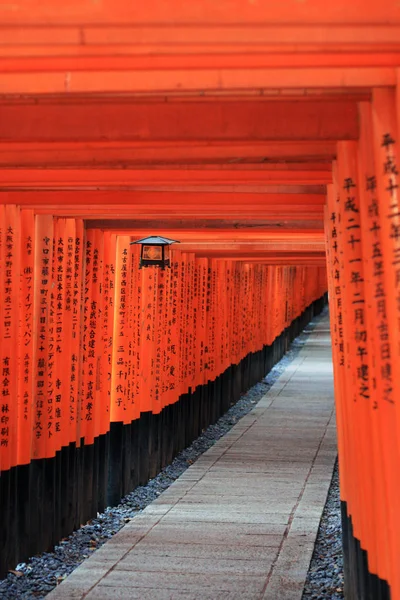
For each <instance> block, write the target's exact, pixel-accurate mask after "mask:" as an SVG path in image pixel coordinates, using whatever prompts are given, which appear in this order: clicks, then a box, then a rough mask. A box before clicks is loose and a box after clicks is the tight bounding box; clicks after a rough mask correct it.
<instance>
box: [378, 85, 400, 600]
mask: <svg viewBox="0 0 400 600" xmlns="http://www.w3.org/2000/svg"><path fill="white" fill-rule="evenodd" d="M397 94H398V92H397ZM396 101H397V103H398V97H397V98H396V91H395V90H394V89H388V88H386V89H385V88H382V89H374V90H373V95H372V125H373V131H372V147H373V154H374V162H375V175H376V193H377V204H378V210H379V218H377V219H376V223H377V226H378V227H379V232H380V246H379V248H378V249H379V251H380V253H381V255H382V256H381V257H379V262H380V263H381V269H380V270H381V271H383V273H382V275H383V283H384V289H383V290H382V288H381V289H380V292H379V293H380V294H381V298H380V302H381V304H380V308H381V314H380V317H382V315H383V314H385V315H386V317H387V321H388V324H389V328H388V331H387V332H386V331H385V328H383V330H382V331H381V334H382V335H383V337H384V338H385V337H386V335H387V340H382V338H381V337H380V341H381V344H380V348H379V351H380V356H381V358H382V352H383V353H384V354H383V356H384V360H385V363H384V364H385V367H384V370H383V372H381V378H383V377H385V378H386V386H385V387H386V393H385V395H384V398H383V400H382V402H381V405H382V415H383V418H384V419H385V421H386V427H387V429H388V435H387V436H386V435H385V437H384V444H383V445H382V449H383V451H384V452H387V457H388V459H389V460H390V466H388V473H387V481H386V488H387V493H388V495H389V501H388V510H389V512H388V518H389V529H390V534H389V535H390V542H391V543H390V549H391V552H390V559H391V573H392V575H391V579H390V585H391V592H392V593H393V597H397V595H400V573H399V572H398V569H397V564H396V563H397V557H398V553H399V551H400V548H399V535H400V523H399V517H398V514H397V513H398V511H397V509H395V508H394V504H395V503H394V502H393V498H394V497H398V496H399V494H400V490H399V485H400V482H399V479H398V476H396V472H397V473H398V470H399V443H398V431H399V427H400V408H399V403H398V400H397V399H398V397H399V393H400V382H399V381H398V377H396V376H395V373H396V371H397V370H398V367H399V360H400V331H399V328H400V318H399V317H400V199H399V170H398V169H399V166H398V165H399V161H398V158H399V146H398V135H399V133H398V122H397V115H396ZM382 294H384V295H383V296H382ZM388 377H391V380H390V379H388ZM390 405H391V406H390ZM389 414H391V417H389ZM392 420H395V421H396V432H397V435H395V436H393V435H392V434H391V431H392V429H391V427H392V425H391V422H392ZM389 446H390V450H389Z"/></svg>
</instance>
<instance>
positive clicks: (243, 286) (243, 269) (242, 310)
mask: <svg viewBox="0 0 400 600" xmlns="http://www.w3.org/2000/svg"><path fill="white" fill-rule="evenodd" d="M246 294H247V265H245V263H240V304H239V353H238V362H240V361H241V360H242V358H243V356H244V351H245V350H244V328H245V322H246V321H245V320H246V305H245V304H246Z"/></svg>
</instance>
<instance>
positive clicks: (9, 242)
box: [0, 205, 20, 471]
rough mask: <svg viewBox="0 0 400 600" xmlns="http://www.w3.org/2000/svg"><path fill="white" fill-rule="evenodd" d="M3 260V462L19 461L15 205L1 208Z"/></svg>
mask: <svg viewBox="0 0 400 600" xmlns="http://www.w3.org/2000/svg"><path fill="white" fill-rule="evenodd" d="M0 216H1V218H2V219H1V237H2V244H1V245H2V254H1V255H0V259H1V261H2V271H1V291H0V296H2V300H1V303H0V318H1V321H0V350H1V355H0V361H1V362H0V368H1V379H0V382H1V400H0V402H1V404H0V419H1V423H0V453H1V454H0V456H1V457H0V465H1V470H3V471H5V470H7V469H9V468H11V467H13V466H15V465H16V464H17V448H18V442H17V433H18V404H17V394H18V379H17V378H18V342H17V336H18V325H19V323H18V319H19V315H18V306H19V288H20V277H19V270H20V264H19V262H20V247H19V244H20V214H19V208H18V207H17V206H15V205H6V206H4V207H2V208H1V212H0Z"/></svg>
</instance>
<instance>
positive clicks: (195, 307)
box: [189, 254, 200, 390]
mask: <svg viewBox="0 0 400 600" xmlns="http://www.w3.org/2000/svg"><path fill="white" fill-rule="evenodd" d="M191 266H192V286H191V303H192V319H191V330H190V363H189V370H190V387H191V388H192V389H193V390H194V389H195V387H196V385H197V378H198V374H197V362H196V359H197V344H198V339H197V335H196V333H197V329H198V320H199V301H200V291H199V276H200V273H199V268H198V264H197V262H196V257H195V255H194V254H193V255H192V260H191Z"/></svg>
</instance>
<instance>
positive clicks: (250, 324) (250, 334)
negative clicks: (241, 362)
mask: <svg viewBox="0 0 400 600" xmlns="http://www.w3.org/2000/svg"><path fill="white" fill-rule="evenodd" d="M254 283H255V265H254V264H253V263H251V264H250V265H249V296H248V298H249V302H248V309H247V328H246V329H247V338H248V345H247V352H246V354H247V353H249V352H253V348H254Z"/></svg>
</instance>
